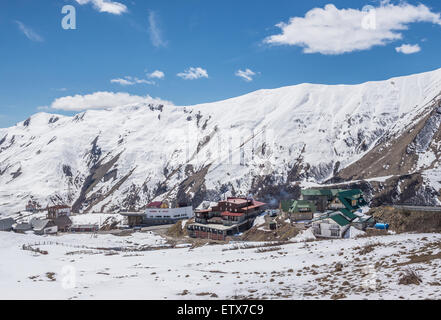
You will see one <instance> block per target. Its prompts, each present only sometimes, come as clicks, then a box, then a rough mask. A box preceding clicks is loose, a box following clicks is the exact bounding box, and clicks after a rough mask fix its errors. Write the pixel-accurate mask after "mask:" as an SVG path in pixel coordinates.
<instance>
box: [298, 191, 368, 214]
mask: <svg viewBox="0 0 441 320" xmlns="http://www.w3.org/2000/svg"><path fill="white" fill-rule="evenodd" d="M301 194H302V195H301V200H304V201H310V202H311V203H313V204H314V205H315V206H316V208H317V211H318V212H326V211H328V210H339V209H345V208H346V209H350V210H356V209H358V208H360V207H361V206H364V205H366V204H367V203H366V201H365V200H364V198H363V192H362V191H361V190H360V189H350V190H343V189H306V190H302V191H301Z"/></svg>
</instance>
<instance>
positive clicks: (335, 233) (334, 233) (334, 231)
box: [331, 229, 340, 237]
mask: <svg viewBox="0 0 441 320" xmlns="http://www.w3.org/2000/svg"><path fill="white" fill-rule="evenodd" d="M339 236H340V230H338V229H331V237H339Z"/></svg>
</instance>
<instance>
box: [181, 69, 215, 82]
mask: <svg viewBox="0 0 441 320" xmlns="http://www.w3.org/2000/svg"><path fill="white" fill-rule="evenodd" d="M177 76H178V77H180V78H182V79H185V80H196V79H200V78H208V73H207V70H205V69H202V68H200V67H197V68H194V67H191V68H189V69H187V70H185V71H184V72H181V73H178V74H177Z"/></svg>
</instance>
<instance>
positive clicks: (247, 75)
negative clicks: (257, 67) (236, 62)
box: [235, 69, 256, 82]
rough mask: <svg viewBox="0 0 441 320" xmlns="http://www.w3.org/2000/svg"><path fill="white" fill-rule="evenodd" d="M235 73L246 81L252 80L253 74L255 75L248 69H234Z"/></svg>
mask: <svg viewBox="0 0 441 320" xmlns="http://www.w3.org/2000/svg"><path fill="white" fill-rule="evenodd" d="M235 75H236V76H238V77H241V78H242V79H244V80H245V81H247V82H251V81H253V76H255V75H256V73H255V72H254V71H252V70H250V69H246V70H240V69H239V70H238V71H236V73H235Z"/></svg>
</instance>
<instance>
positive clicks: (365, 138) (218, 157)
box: [0, 69, 441, 213]
mask: <svg viewBox="0 0 441 320" xmlns="http://www.w3.org/2000/svg"><path fill="white" fill-rule="evenodd" d="M440 92H441V69H440V70H436V71H433V72H428V73H423V74H418V75H412V76H407V77H401V78H394V79H390V80H387V81H380V82H368V83H364V84H360V85H351V86H350V85H338V86H326V85H314V84H302V85H297V86H291V87H284V88H280V89H274V90H259V91H256V92H253V93H250V94H247V95H244V96H241V97H237V98H233V99H229V100H225V101H220V102H216V103H210V104H202V105H196V106H186V107H176V106H162V105H156V106H154V105H135V106H122V107H120V108H114V109H109V110H93V111H87V112H84V113H81V114H78V115H76V116H74V117H66V116H61V115H53V114H47V113H38V114H35V115H33V116H32V117H30V118H29V119H28V120H26V121H24V122H22V123H19V124H17V125H16V126H14V127H11V128H6V129H0V212H4V213H12V212H15V211H18V210H22V209H23V208H24V205H25V203H27V201H28V200H29V199H31V198H33V199H35V200H37V201H38V202H39V203H40V204H41V205H42V206H46V205H47V204H50V203H68V204H72V205H74V209H75V210H76V211H79V212H85V211H87V212H92V211H94V212H101V211H118V210H120V209H137V208H139V207H141V206H143V205H145V204H146V203H147V202H149V201H150V200H152V199H154V198H164V197H167V198H169V199H171V200H174V199H176V198H177V199H178V200H179V201H181V200H192V201H193V204H194V205H198V204H199V203H200V202H201V201H202V200H216V197H218V196H219V195H220V194H223V193H225V192H227V193H236V194H239V193H240V194H248V193H249V192H253V193H254V194H257V195H259V193H260V192H263V189H262V184H266V185H265V187H268V184H271V186H274V187H275V188H279V190H281V189H284V190H289V188H290V186H292V185H293V184H294V183H296V182H301V181H304V182H313V183H322V182H324V181H326V180H328V179H330V178H332V177H333V176H334V175H335V174H336V173H337V172H338V171H340V170H342V169H343V168H346V167H348V166H349V165H351V164H354V163H356V162H357V161H359V160H360V159H362V158H363V157H364V156H366V155H367V154H368V153H369V152H370V151H371V150H372V149H373V148H374V147H375V146H376V145H377V144H378V143H379V141H381V138H384V137H385V136H390V135H394V137H398V136H399V135H400V134H402V133H404V132H405V130H408V129H409V126H411V125H412V124H414V123H415V122H417V121H419V120H420V119H423V118H424V116H427V115H428V114H429V112H431V111H432V110H433V108H434V99H435V98H436V97H437V96H438V95H439V94H440ZM429 142H430V141H429ZM420 153H421V152H420ZM421 154H422V155H421V157H422V158H421V161H420V164H421V165H420V166H419V167H418V170H424V169H425V168H426V167H428V166H431V165H432V164H433V161H432V162H431V161H430V160H431V157H432V158H433V157H434V156H431V155H430V154H427V155H426V156H425V158H427V159H425V160H424V159H423V155H424V152H423V153H421ZM435 158H436V157H435ZM424 163H429V164H428V165H426V167H425V166H424ZM430 170H435V173H436V172H437V171H436V168H430ZM435 173H434V174H435ZM434 174H431V175H430V177H433V176H434ZM384 176H387V174H383V175H382V177H384ZM268 178H269V179H268ZM369 178H375V177H369ZM428 180H430V179H429V178H428ZM435 180H436V179H435ZM262 181H265V182H262ZM433 183H434V184H435V183H437V187H439V183H438V182H436V181H435V182H433ZM259 189H260V190H259Z"/></svg>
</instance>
